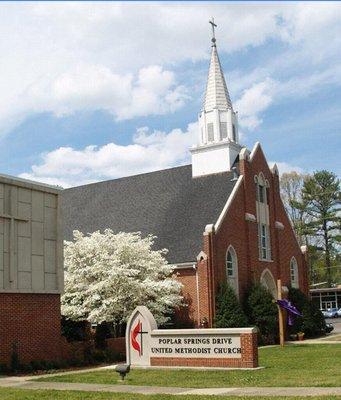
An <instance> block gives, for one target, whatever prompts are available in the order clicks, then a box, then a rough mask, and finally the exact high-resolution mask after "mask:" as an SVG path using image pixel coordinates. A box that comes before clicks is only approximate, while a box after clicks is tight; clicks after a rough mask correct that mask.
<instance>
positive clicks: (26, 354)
mask: <svg viewBox="0 0 341 400" xmlns="http://www.w3.org/2000/svg"><path fill="white" fill-rule="evenodd" d="M59 194H60V191H59V190H58V189H57V188H54V187H51V186H48V185H42V184H36V183H33V182H30V181H26V180H22V179H17V178H12V177H8V176H3V175H0V363H1V364H7V365H8V364H9V363H10V360H11V357H13V355H14V354H17V355H18V357H19V362H20V363H22V364H27V363H29V362H30V361H34V360H36V361H41V360H46V361H53V360H59V359H60V356H61V348H60V340H61V313H60V293H61V292H62V291H63V236H62V234H63V233H62V217H61V212H60V202H59Z"/></svg>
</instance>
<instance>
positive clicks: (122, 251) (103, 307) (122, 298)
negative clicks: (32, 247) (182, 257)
mask: <svg viewBox="0 0 341 400" xmlns="http://www.w3.org/2000/svg"><path fill="white" fill-rule="evenodd" d="M154 239H155V237H154V236H151V235H150V236H147V237H146V238H142V237H141V233H139V232H137V233H118V234H114V233H113V231H112V230H110V229H106V230H105V231H104V233H100V232H99V231H97V232H94V233H92V234H89V235H84V234H83V233H81V232H79V231H74V241H73V242H66V243H65V249H64V252H65V253H64V256H65V293H64V295H63V296H62V314H63V315H65V316H66V317H67V318H69V319H72V320H88V321H90V322H92V323H98V324H100V323H102V322H115V323H121V322H124V321H126V320H127V318H128V317H129V315H130V314H131V312H132V311H133V310H134V308H135V307H136V306H138V305H145V306H147V307H148V308H149V309H150V310H151V312H152V313H153V314H154V316H155V318H156V320H157V321H158V322H159V323H160V324H162V323H164V322H165V321H166V320H167V313H169V312H170V311H171V310H172V309H173V308H174V307H175V306H177V305H179V304H180V303H181V300H182V296H181V295H180V291H181V284H180V283H179V282H178V281H176V280H175V279H174V278H173V277H172V271H173V268H172V267H171V266H170V265H168V264H167V261H166V260H165V258H164V255H165V254H166V252H167V250H165V249H164V250H158V251H156V250H152V246H153V243H154Z"/></svg>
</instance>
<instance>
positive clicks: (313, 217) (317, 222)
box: [298, 170, 341, 286]
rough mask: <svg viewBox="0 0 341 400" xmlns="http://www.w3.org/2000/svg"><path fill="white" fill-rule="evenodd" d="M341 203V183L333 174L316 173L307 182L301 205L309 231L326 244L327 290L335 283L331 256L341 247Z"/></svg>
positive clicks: (325, 172) (324, 246)
mask: <svg viewBox="0 0 341 400" xmlns="http://www.w3.org/2000/svg"><path fill="white" fill-rule="evenodd" d="M340 199H341V192H340V180H339V179H338V178H337V176H336V175H335V174H334V173H332V172H328V171H325V170H323V171H317V172H315V173H314V174H313V176H311V177H309V178H308V179H306V180H305V182H304V185H303V190H302V202H304V205H305V209H306V212H307V213H308V214H309V216H310V220H309V222H308V223H307V224H306V229H307V231H308V233H309V234H310V235H311V234H312V235H313V236H315V237H316V238H317V239H320V240H321V242H322V244H323V248H324V253H325V267H326V271H327V281H328V286H330V285H331V283H332V276H331V258H332V253H333V252H334V251H335V249H336V248H337V246H338V245H339V244H340V243H341V237H340V234H339V232H340V225H341V217H340V210H341V208H340ZM298 206H299V205H298Z"/></svg>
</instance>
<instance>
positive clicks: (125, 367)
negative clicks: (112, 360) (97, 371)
mask: <svg viewBox="0 0 341 400" xmlns="http://www.w3.org/2000/svg"><path fill="white" fill-rule="evenodd" d="M115 371H116V372H117V373H118V374H120V376H121V380H122V381H124V378H125V376H126V375H127V374H128V373H129V372H130V365H129V364H119V365H116V367H115Z"/></svg>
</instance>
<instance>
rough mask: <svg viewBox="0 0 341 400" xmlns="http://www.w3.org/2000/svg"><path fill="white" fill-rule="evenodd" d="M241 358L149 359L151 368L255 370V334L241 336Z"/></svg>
mask: <svg viewBox="0 0 341 400" xmlns="http://www.w3.org/2000/svg"><path fill="white" fill-rule="evenodd" d="M240 339H241V349H242V353H241V358H190V357H188V358H176V357H174V358H171V357H169V358H168V357H167V358H166V357H164V358H162V357H160V358H159V357H151V358H150V365H151V366H164V367H167V366H168V367H215V368H219V367H220V368H256V367H258V348H257V333H242V334H241V338H240Z"/></svg>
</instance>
